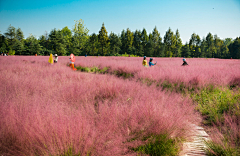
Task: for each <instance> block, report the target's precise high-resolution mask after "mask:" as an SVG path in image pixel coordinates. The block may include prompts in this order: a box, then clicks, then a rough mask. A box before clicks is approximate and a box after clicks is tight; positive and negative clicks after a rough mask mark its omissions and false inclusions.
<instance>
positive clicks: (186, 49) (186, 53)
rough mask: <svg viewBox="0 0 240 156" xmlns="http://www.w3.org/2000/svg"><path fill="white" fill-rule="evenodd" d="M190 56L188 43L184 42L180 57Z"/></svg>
mask: <svg viewBox="0 0 240 156" xmlns="http://www.w3.org/2000/svg"><path fill="white" fill-rule="evenodd" d="M190 56H191V52H190V49H189V45H188V43H186V44H185V45H184V46H183V47H182V57H190Z"/></svg>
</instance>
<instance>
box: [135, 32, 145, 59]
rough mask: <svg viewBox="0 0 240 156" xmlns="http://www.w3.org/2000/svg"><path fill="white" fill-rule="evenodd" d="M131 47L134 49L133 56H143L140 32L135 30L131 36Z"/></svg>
mask: <svg viewBox="0 0 240 156" xmlns="http://www.w3.org/2000/svg"><path fill="white" fill-rule="evenodd" d="M133 47H134V48H135V55H138V56H143V55H144V53H143V48H142V45H141V31H140V30H136V31H135V32H134V34H133Z"/></svg>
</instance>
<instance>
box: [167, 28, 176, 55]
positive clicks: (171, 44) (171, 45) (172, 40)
mask: <svg viewBox="0 0 240 156" xmlns="http://www.w3.org/2000/svg"><path fill="white" fill-rule="evenodd" d="M164 44H165V56H167V57H172V56H173V51H174V49H175V45H176V37H175V35H174V34H173V32H172V30H171V28H169V29H168V31H167V32H166V34H165V36H164Z"/></svg>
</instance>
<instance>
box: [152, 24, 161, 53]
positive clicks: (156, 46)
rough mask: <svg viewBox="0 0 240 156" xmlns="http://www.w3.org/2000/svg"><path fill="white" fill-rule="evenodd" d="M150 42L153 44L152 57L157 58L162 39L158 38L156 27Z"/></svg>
mask: <svg viewBox="0 0 240 156" xmlns="http://www.w3.org/2000/svg"><path fill="white" fill-rule="evenodd" d="M152 42H153V56H155V57H156V56H158V55H159V51H160V47H161V43H162V38H161V37H160V33H159V32H158V30H157V27H156V26H155V27H154V29H153V32H152Z"/></svg>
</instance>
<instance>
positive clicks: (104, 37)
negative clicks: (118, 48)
mask: <svg viewBox="0 0 240 156" xmlns="http://www.w3.org/2000/svg"><path fill="white" fill-rule="evenodd" d="M107 33H108V32H107V30H106V28H105V26H104V23H103V24H102V27H101V30H100V31H99V34H98V41H99V43H100V45H101V48H102V49H101V51H102V53H101V54H102V55H106V53H107V48H108V46H109V38H108V34H107Z"/></svg>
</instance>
